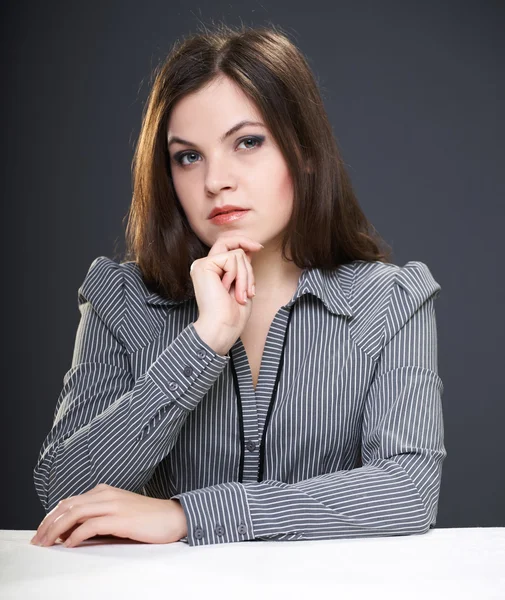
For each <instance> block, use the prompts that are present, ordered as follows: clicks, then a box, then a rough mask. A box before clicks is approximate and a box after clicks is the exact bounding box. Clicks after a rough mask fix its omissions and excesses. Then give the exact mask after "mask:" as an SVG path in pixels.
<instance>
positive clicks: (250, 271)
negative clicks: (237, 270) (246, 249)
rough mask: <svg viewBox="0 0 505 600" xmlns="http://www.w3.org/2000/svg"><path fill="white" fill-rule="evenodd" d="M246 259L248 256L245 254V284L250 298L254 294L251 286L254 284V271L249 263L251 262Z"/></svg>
mask: <svg viewBox="0 0 505 600" xmlns="http://www.w3.org/2000/svg"><path fill="white" fill-rule="evenodd" d="M247 259H248V256H247V255H245V266H246V269H247V285H248V293H249V296H250V297H251V298H252V297H253V296H254V290H253V286H254V283H255V281H254V271H253V268H252V265H251V262H250V261H249V260H247Z"/></svg>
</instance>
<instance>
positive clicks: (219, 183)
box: [205, 158, 236, 195]
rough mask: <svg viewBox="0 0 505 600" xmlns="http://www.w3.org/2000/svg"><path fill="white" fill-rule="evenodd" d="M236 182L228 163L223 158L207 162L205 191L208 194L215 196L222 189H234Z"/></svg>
mask: <svg viewBox="0 0 505 600" xmlns="http://www.w3.org/2000/svg"><path fill="white" fill-rule="evenodd" d="M235 186H236V181H235V177H234V176H233V175H232V173H231V170H230V163H229V161H226V160H225V159H224V158H221V159H217V158H215V159H214V160H212V161H208V162H207V171H206V173H205V189H206V191H207V192H208V193H209V194H212V195H217V194H219V192H220V191H221V190H222V189H235Z"/></svg>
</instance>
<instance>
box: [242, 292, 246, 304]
mask: <svg viewBox="0 0 505 600" xmlns="http://www.w3.org/2000/svg"><path fill="white" fill-rule="evenodd" d="M243 296H244V302H247V292H244V294H243Z"/></svg>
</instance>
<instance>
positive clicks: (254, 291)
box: [252, 283, 256, 296]
mask: <svg viewBox="0 0 505 600" xmlns="http://www.w3.org/2000/svg"><path fill="white" fill-rule="evenodd" d="M252 293H253V296H256V286H255V285H254V283H253V286H252Z"/></svg>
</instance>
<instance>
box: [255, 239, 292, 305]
mask: <svg viewBox="0 0 505 600" xmlns="http://www.w3.org/2000/svg"><path fill="white" fill-rule="evenodd" d="M249 256H250V257H251V266H252V268H253V271H254V280H255V285H256V296H255V297H254V300H255V301H257V300H260V301H261V300H268V299H272V298H274V297H276V296H277V295H279V294H280V295H285V294H286V293H288V295H289V293H291V295H292V294H294V293H295V291H296V287H297V285H298V281H299V279H300V275H301V274H302V271H303V269H301V268H300V267H297V266H296V265H295V263H294V262H292V261H287V260H284V259H283V258H282V252H281V250H280V248H278V247H277V248H273V247H271V246H270V245H268V244H265V247H264V248H263V249H261V250H260V251H258V252H251V253H250V255H249Z"/></svg>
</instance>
